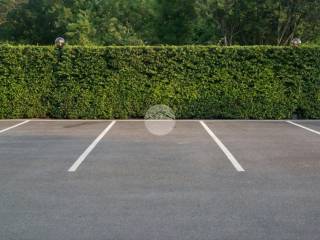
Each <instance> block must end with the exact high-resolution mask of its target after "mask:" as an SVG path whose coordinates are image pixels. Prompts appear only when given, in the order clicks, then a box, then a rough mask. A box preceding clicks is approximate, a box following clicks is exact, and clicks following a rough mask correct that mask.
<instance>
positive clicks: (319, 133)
mask: <svg viewBox="0 0 320 240" xmlns="http://www.w3.org/2000/svg"><path fill="white" fill-rule="evenodd" d="M287 123H290V124H292V125H295V126H297V127H300V128H303V129H305V130H307V131H310V132H313V133H315V134H318V135H320V132H318V131H316V130H313V129H311V128H308V127H305V126H302V125H300V124H298V123H295V122H292V121H287Z"/></svg>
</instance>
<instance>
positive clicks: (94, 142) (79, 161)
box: [68, 121, 116, 172]
mask: <svg viewBox="0 0 320 240" xmlns="http://www.w3.org/2000/svg"><path fill="white" fill-rule="evenodd" d="M115 123H116V121H112V122H111V123H110V124H109V125H108V126H107V127H106V128H105V129H104V130H103V131H102V132H101V133H100V135H99V136H98V137H97V138H96V139H95V140H94V141H93V142H92V143H91V144H90V146H89V147H88V148H87V149H86V150H85V151H84V152H83V153H82V154H81V156H80V157H79V158H78V159H77V161H75V162H74V164H73V165H72V166H71V167H70V168H69V170H68V172H75V171H77V169H78V167H79V166H80V165H81V163H82V162H83V161H84V160H85V159H86V157H87V156H88V155H89V154H90V152H91V151H92V150H93V149H94V148H95V147H96V146H97V144H98V143H99V142H100V141H101V139H102V138H103V137H104V136H105V135H106V134H107V133H108V132H109V131H110V129H111V128H112V127H113V125H114V124H115Z"/></svg>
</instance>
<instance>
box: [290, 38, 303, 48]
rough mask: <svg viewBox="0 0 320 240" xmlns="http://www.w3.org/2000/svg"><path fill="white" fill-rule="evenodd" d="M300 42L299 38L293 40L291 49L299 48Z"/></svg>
mask: <svg viewBox="0 0 320 240" xmlns="http://www.w3.org/2000/svg"><path fill="white" fill-rule="evenodd" d="M301 43H302V41H301V39H300V38H294V39H292V40H291V45H292V46H293V47H299V46H300V45H301Z"/></svg>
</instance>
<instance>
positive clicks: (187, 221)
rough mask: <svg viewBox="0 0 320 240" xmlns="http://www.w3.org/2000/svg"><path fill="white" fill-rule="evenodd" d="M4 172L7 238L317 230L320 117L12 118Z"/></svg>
mask: <svg viewBox="0 0 320 240" xmlns="http://www.w3.org/2000/svg"><path fill="white" fill-rule="evenodd" d="M161 124H162V123H160V125H161ZM0 183H1V184H0V239H30V240H31V239H32V240H36V239H77V240H81V239H84V240H87V239H101V240H106V239H110V240H111V239H112V240H114V239H115V240H117V239H119V240H122V239H133V240H144V239H148V240H149V239H159V240H162V239H181V240H182V239H183V240H187V239H190V240H191V239H192V240H194V239H197V240H198V239H199V240H200V239H201V240H202V239H206V240H214V239H237V240H239V239H243V240H250V239H277V240H279V239H281V240H282V239H288V240H289V239H290V240H292V239H304V240H316V239H317V240H318V239H319V236H320V227H319V225H320V207H319V206H320V205H319V203H320V121H293V122H287V121H177V122H176V123H175V126H174V128H173V129H172V131H171V132H170V133H169V134H167V135H164V136H157V135H154V134H152V133H151V132H150V131H149V130H148V129H147V128H146V126H145V122H144V121H84V120H83V121H80V120H79V121H72V120H66V121H55V120H53V121H51V120H31V121H25V120H2V121H0Z"/></svg>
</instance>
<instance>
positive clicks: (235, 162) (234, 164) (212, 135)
mask: <svg viewBox="0 0 320 240" xmlns="http://www.w3.org/2000/svg"><path fill="white" fill-rule="evenodd" d="M200 123H201V125H202V126H203V128H204V129H205V130H206V131H207V133H208V134H209V135H210V136H211V137H212V139H213V140H214V141H215V142H216V143H217V144H218V146H219V147H220V149H221V150H222V151H223V152H224V154H225V155H226V156H227V157H228V159H229V160H230V162H231V163H232V164H233V166H234V167H235V169H236V170H237V171H238V172H244V171H245V170H244V169H243V168H242V166H241V165H240V163H239V162H238V161H237V159H236V158H235V157H234V156H233V155H232V153H231V152H230V151H229V150H228V148H227V147H226V146H225V145H224V144H223V143H222V142H221V141H220V139H219V138H218V137H217V136H216V135H215V134H214V133H213V132H212V131H211V129H210V128H209V127H208V126H207V125H206V124H205V123H204V122H203V121H200Z"/></svg>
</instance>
